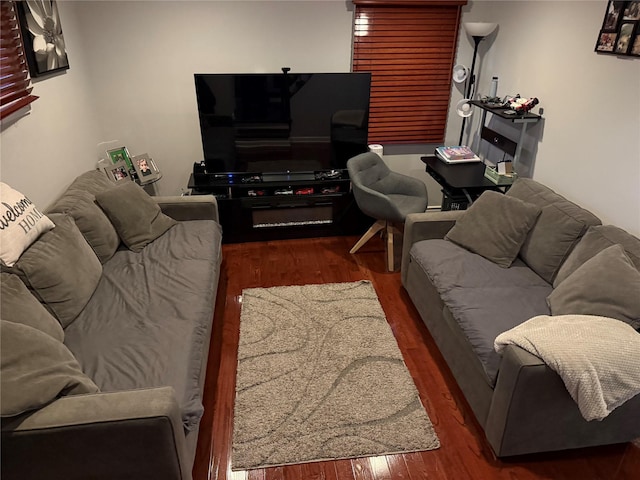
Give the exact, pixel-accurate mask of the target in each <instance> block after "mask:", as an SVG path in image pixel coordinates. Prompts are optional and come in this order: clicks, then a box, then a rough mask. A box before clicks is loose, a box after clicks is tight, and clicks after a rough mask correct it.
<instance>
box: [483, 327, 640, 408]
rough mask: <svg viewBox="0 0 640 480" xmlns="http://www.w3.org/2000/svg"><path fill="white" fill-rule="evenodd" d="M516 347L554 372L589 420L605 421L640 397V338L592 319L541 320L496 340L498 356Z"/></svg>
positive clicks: (629, 328)
mask: <svg viewBox="0 0 640 480" xmlns="http://www.w3.org/2000/svg"><path fill="white" fill-rule="evenodd" d="M510 344H512V345H517V346H519V347H520V348H522V349H524V350H526V351H527V352H529V353H532V354H533V355H536V356H537V357H540V359H542V360H543V361H544V363H546V364H547V365H548V366H549V368H551V369H553V370H554V371H555V372H556V373H558V375H560V377H561V378H562V381H563V382H564V384H565V387H566V388H567V390H568V391H569V394H570V395H571V398H573V399H574V400H575V402H576V403H577V404H578V408H579V409H580V413H581V414H582V416H583V417H584V418H585V419H586V420H589V421H590V420H602V419H603V418H605V417H606V416H607V415H609V414H610V413H611V412H612V411H613V410H615V409H616V408H617V407H619V406H620V405H622V404H623V403H624V402H626V401H627V400H629V399H630V398H633V397H634V396H635V395H637V394H638V393H640V334H639V333H638V332H636V331H635V330H634V329H633V327H631V326H630V325H628V324H626V323H624V322H622V321H620V320H615V319H612V318H605V317H597V316H593V315H561V316H555V317H553V316H548V315H540V316H537V317H533V318H531V319H530V320H528V321H526V322H524V323H522V324H520V325H518V326H517V327H514V328H512V329H511V330H508V331H506V332H504V333H501V334H500V335H498V336H497V337H496V340H495V344H494V347H495V349H496V351H497V352H498V353H500V352H501V351H502V350H503V349H504V348H505V347H506V346H507V345H510Z"/></svg>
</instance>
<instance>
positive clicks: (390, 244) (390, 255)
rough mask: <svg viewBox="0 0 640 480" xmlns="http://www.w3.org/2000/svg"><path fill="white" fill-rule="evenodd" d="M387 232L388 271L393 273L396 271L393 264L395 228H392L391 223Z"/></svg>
mask: <svg viewBox="0 0 640 480" xmlns="http://www.w3.org/2000/svg"><path fill="white" fill-rule="evenodd" d="M386 230H387V242H386V248H387V270H388V271H389V272H393V270H394V264H393V227H392V226H391V223H387V225H386Z"/></svg>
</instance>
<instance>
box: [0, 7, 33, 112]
mask: <svg viewBox="0 0 640 480" xmlns="http://www.w3.org/2000/svg"><path fill="white" fill-rule="evenodd" d="M32 89H33V87H31V80H30V78H29V70H28V66H27V61H26V58H25V56H24V50H23V45H22V36H21V35H20V26H19V24H18V18H17V16H16V6H15V2H5V1H2V2H0V119H3V118H5V117H6V116H8V115H10V114H12V113H14V112H16V111H17V110H19V109H21V108H23V107H25V106H27V105H28V104H30V103H31V102H33V101H34V100H35V99H37V98H38V97H36V96H34V95H31V90H32Z"/></svg>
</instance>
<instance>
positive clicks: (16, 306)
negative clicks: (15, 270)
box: [0, 273, 64, 341]
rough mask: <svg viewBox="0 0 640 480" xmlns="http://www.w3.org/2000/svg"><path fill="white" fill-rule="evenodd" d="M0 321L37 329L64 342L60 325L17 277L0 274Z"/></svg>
mask: <svg viewBox="0 0 640 480" xmlns="http://www.w3.org/2000/svg"><path fill="white" fill-rule="evenodd" d="M0 277H1V279H0V283H1V287H0V311H1V312H2V319H3V320H8V321H10V322H15V323H22V324H24V325H29V326H30V327H33V328H37V329H38V330H41V331H43V332H44V333H46V334H49V335H51V336H52V337H53V338H55V339H56V340H59V341H62V340H64V331H63V330H62V327H61V326H60V323H58V321H57V320H56V319H55V318H53V317H52V316H51V314H50V313H49V312H48V311H47V309H46V308H44V306H43V305H42V304H41V303H40V302H39V301H38V299H37V298H36V297H34V296H33V295H32V294H31V292H30V291H29V289H27V287H26V286H25V284H24V283H22V280H20V278H19V277H18V276H17V275H11V274H9V273H2V274H0Z"/></svg>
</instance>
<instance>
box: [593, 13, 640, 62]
mask: <svg viewBox="0 0 640 480" xmlns="http://www.w3.org/2000/svg"><path fill="white" fill-rule="evenodd" d="M638 37H640V0H632V1H626V2H622V1H616V0H609V2H608V3H607V10H606V11H605V14H604V20H603V21H602V28H601V29H600V33H599V35H598V40H597V42H596V48H595V51H596V52H598V53H609V54H613V55H618V56H629V55H632V56H640V40H639V38H638Z"/></svg>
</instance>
